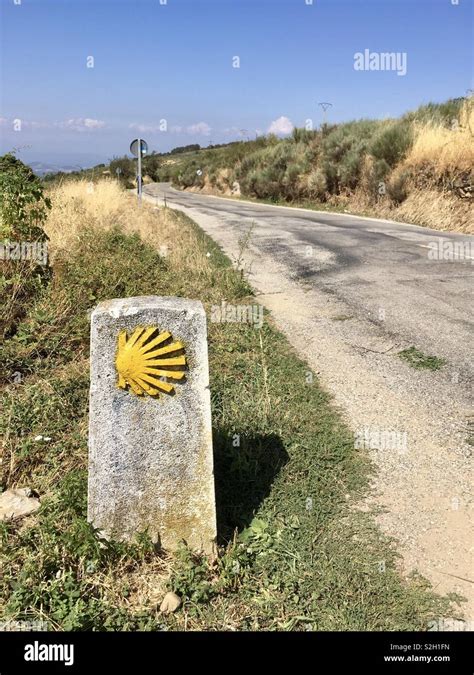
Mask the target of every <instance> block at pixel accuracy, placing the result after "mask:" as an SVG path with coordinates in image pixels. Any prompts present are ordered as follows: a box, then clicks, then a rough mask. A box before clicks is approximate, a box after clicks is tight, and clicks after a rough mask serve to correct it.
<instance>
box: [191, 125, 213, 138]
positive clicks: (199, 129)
mask: <svg viewBox="0 0 474 675" xmlns="http://www.w3.org/2000/svg"><path fill="white" fill-rule="evenodd" d="M186 133H188V134H192V135H193V136H209V135H210V133H211V127H210V126H209V124H207V123H206V122H198V123H197V124H191V125H190V126H189V127H186Z"/></svg>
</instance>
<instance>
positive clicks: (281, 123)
mask: <svg viewBox="0 0 474 675" xmlns="http://www.w3.org/2000/svg"><path fill="white" fill-rule="evenodd" d="M292 131H293V122H292V121H291V120H290V119H288V117H283V116H282V117H279V118H278V119H277V120H274V121H273V122H272V123H271V124H270V126H269V127H268V132H267V133H269V134H276V135H277V136H285V135H287V134H291V132H292Z"/></svg>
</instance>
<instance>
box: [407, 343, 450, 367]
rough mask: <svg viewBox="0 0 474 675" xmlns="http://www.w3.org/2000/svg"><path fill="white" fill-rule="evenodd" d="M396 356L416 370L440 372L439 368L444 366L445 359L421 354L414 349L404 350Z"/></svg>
mask: <svg viewBox="0 0 474 675" xmlns="http://www.w3.org/2000/svg"><path fill="white" fill-rule="evenodd" d="M397 356H398V357H399V358H401V359H403V360H404V361H406V362H407V363H408V364H409V365H410V366H412V368H416V369H417V370H440V368H442V367H443V366H444V365H445V364H446V360H445V359H441V358H439V357H438V356H430V355H428V354H423V352H422V351H420V350H419V349H417V348H416V347H409V348H408V349H404V350H403V351H401V352H398V354H397Z"/></svg>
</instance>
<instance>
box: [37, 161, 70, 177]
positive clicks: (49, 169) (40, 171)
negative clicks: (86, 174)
mask: <svg viewBox="0 0 474 675" xmlns="http://www.w3.org/2000/svg"><path fill="white" fill-rule="evenodd" d="M28 166H30V167H31V168H32V169H33V171H34V172H35V173H36V174H37V175H38V176H44V175H45V174H47V173H58V172H59V171H63V172H64V173H71V172H72V171H78V170H79V166H74V165H72V164H62V165H59V164H47V163H46V162H28Z"/></svg>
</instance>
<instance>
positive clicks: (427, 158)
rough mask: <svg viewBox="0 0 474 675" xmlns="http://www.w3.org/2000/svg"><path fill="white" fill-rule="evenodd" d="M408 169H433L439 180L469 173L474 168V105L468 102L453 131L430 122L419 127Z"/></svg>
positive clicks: (410, 153) (407, 162)
mask: <svg viewBox="0 0 474 675" xmlns="http://www.w3.org/2000/svg"><path fill="white" fill-rule="evenodd" d="M404 165H405V166H406V167H413V168H417V167H421V166H430V167H431V168H432V170H433V174H434V175H435V176H436V177H441V176H453V177H454V176H456V175H459V174H464V173H469V172H471V171H472V169H473V167H474V103H473V100H472V99H468V100H466V101H465V102H464V105H463V107H462V109H461V113H460V116H459V120H453V125H452V127H451V128H449V127H445V126H442V125H440V124H435V123H433V122H428V123H425V124H417V125H415V139H414V143H413V145H412V147H411V150H410V152H409V153H408V155H407V157H406V159H405V162H404Z"/></svg>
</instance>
